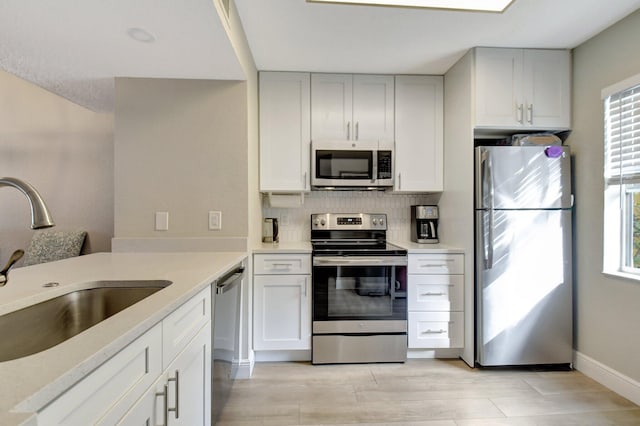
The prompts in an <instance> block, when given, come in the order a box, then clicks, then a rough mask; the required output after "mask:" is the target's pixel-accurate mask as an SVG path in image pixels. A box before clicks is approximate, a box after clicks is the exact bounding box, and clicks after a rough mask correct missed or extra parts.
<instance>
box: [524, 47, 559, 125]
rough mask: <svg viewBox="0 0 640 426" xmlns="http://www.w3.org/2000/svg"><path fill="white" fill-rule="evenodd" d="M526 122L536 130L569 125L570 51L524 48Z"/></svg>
mask: <svg viewBox="0 0 640 426" xmlns="http://www.w3.org/2000/svg"><path fill="white" fill-rule="evenodd" d="M524 82H525V85H524V89H523V90H524V95H523V98H524V101H525V105H526V111H525V124H526V125H527V126H529V127H534V128H537V129H554V128H569V127H570V125H571V104H570V103H571V53H570V52H569V51H567V50H525V51H524Z"/></svg>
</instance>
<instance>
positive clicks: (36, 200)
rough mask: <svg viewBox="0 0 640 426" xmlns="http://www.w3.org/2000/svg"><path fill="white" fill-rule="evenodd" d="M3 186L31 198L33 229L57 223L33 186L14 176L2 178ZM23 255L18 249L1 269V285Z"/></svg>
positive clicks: (0, 185)
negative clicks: (12, 188) (14, 189)
mask: <svg viewBox="0 0 640 426" xmlns="http://www.w3.org/2000/svg"><path fill="white" fill-rule="evenodd" d="M2 186H12V187H14V188H16V189H17V190H19V191H20V192H22V193H23V194H24V195H26V197H27V199H28V200H29V205H30V206H31V229H40V228H50V227H52V226H54V225H55V223H53V219H51V214H50V213H49V209H48V208H47V205H46V204H45V203H44V200H43V199H42V197H41V196H40V194H39V193H38V191H36V189H35V188H34V187H33V186H31V185H30V184H28V183H27V182H25V181H23V180H20V179H16V178H12V177H4V178H0V187H2ZM23 255H24V251H23V250H16V251H14V252H13V253H12V254H11V256H10V257H9V261H8V262H7V264H6V266H5V267H4V269H2V270H1V271H0V287H2V286H3V285H5V284H6V283H7V280H8V279H9V277H8V273H9V269H11V267H12V266H13V265H14V264H15V263H16V262H17V261H18V260H20V258H21V257H22V256H23Z"/></svg>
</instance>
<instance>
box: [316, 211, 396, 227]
mask: <svg viewBox="0 0 640 426" xmlns="http://www.w3.org/2000/svg"><path fill="white" fill-rule="evenodd" d="M336 229H345V230H352V229H357V230H381V231H386V230H387V215H386V214H384V213H376V214H370V213H315V214H312V215H311V230H336Z"/></svg>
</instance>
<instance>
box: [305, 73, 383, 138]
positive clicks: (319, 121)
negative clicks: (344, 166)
mask: <svg viewBox="0 0 640 426" xmlns="http://www.w3.org/2000/svg"><path fill="white" fill-rule="evenodd" d="M393 98H394V78H393V76H390V75H352V74H312V75H311V139H312V140H320V139H337V140H386V141H389V142H391V141H393V138H394V103H393Z"/></svg>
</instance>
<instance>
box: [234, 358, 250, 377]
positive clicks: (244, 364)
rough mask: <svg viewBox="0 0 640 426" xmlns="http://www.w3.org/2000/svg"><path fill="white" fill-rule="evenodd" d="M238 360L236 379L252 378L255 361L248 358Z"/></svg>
mask: <svg viewBox="0 0 640 426" xmlns="http://www.w3.org/2000/svg"><path fill="white" fill-rule="evenodd" d="M236 362H237V364H236V368H237V369H238V374H237V376H236V379H239V380H244V379H249V378H251V374H252V373H253V363H252V362H251V361H250V360H248V359H243V360H239V361H236Z"/></svg>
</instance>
